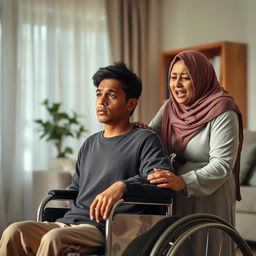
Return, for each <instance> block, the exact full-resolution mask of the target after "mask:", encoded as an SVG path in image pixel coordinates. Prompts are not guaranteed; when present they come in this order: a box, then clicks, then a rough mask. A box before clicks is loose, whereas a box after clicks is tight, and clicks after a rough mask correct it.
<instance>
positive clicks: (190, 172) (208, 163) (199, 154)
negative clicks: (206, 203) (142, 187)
mask: <svg viewBox="0 0 256 256" xmlns="http://www.w3.org/2000/svg"><path fill="white" fill-rule="evenodd" d="M238 132H239V128H238V118H237V114H236V113H235V112H234V111H227V112H225V113H223V114H221V115H219V116H217V117H216V118H215V119H213V120H212V121H211V122H209V123H208V124H207V126H206V127H205V129H203V130H202V131H201V132H200V133H199V134H198V135H196V136H195V137H194V138H193V139H192V140H191V141H190V142H189V143H188V145H187V148H186V150H185V152H184V157H185V159H186V160H187V162H186V163H185V164H184V165H183V166H182V167H181V169H180V170H179V172H180V174H181V176H182V177H183V179H184V180H185V182H186V184H187V194H188V196H192V195H195V196H206V195H210V194H212V193H213V192H214V191H216V190H217V189H218V188H219V187H220V186H221V185H222V184H223V183H224V182H225V181H226V180H227V179H229V178H230V176H231V175H232V171H233V168H234V164H235V160H236V155H237V150H238V143H239V142H238V137H239V136H238Z"/></svg>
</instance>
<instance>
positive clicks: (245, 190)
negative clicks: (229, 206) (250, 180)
mask: <svg viewBox="0 0 256 256" xmlns="http://www.w3.org/2000/svg"><path fill="white" fill-rule="evenodd" d="M241 195H242V200H241V201H239V202H237V204H236V211H237V212H247V213H254V214H256V204H255V195H256V187H250V186H241Z"/></svg>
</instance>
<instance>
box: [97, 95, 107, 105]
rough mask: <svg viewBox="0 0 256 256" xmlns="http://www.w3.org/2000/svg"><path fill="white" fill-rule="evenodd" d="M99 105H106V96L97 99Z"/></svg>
mask: <svg viewBox="0 0 256 256" xmlns="http://www.w3.org/2000/svg"><path fill="white" fill-rule="evenodd" d="M99 104H100V105H104V106H105V105H106V104H107V98H106V95H104V94H103V95H101V97H100V99H99Z"/></svg>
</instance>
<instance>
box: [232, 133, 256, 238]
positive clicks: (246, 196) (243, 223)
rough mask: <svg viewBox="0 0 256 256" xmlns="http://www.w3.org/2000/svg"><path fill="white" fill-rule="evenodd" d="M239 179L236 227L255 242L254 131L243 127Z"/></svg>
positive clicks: (255, 168) (255, 175)
mask: <svg viewBox="0 0 256 256" xmlns="http://www.w3.org/2000/svg"><path fill="white" fill-rule="evenodd" d="M240 181H241V195H242V200H241V201H239V202H237V205H236V229H237V230H238V232H239V233H240V234H241V236H242V237H243V238H244V239H245V240H247V241H252V242H256V200H255V197H256V131H250V130H247V129H244V142H243V148H242V152H241V170H240Z"/></svg>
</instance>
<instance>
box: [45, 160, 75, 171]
mask: <svg viewBox="0 0 256 256" xmlns="http://www.w3.org/2000/svg"><path fill="white" fill-rule="evenodd" d="M75 166H76V160H75V159H72V158H49V160H48V170H49V171H62V172H68V173H70V175H73V174H74V172H75Z"/></svg>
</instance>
